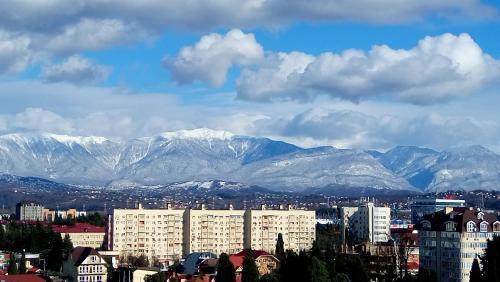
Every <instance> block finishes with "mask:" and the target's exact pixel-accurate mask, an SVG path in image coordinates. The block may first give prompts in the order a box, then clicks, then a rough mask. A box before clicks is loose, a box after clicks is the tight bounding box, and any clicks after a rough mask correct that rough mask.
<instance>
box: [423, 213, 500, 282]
mask: <svg viewBox="0 0 500 282" xmlns="http://www.w3.org/2000/svg"><path fill="white" fill-rule="evenodd" d="M493 236H500V221H498V219H497V217H496V215H495V214H493V213H484V212H481V211H478V210H472V209H467V208H446V209H445V210H443V211H440V212H436V213H434V214H432V215H427V216H424V219H423V220H422V221H421V223H420V230H419V241H420V242H419V255H420V267H421V268H424V269H427V270H430V271H435V272H436V274H437V277H438V279H439V281H441V282H447V281H450V282H451V281H453V282H458V281H469V279H470V277H469V276H470V271H471V268H472V262H473V260H474V259H475V258H478V257H479V256H481V255H483V253H484V249H485V248H486V246H487V240H488V239H491V238H493Z"/></svg>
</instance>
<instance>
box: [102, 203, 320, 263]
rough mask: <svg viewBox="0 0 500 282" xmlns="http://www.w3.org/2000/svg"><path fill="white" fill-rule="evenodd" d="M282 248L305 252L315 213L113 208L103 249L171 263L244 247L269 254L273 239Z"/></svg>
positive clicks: (313, 231)
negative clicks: (278, 241)
mask: <svg viewBox="0 0 500 282" xmlns="http://www.w3.org/2000/svg"><path fill="white" fill-rule="evenodd" d="M279 233H281V234H282V235H283V241H284V243H285V249H292V250H295V251H300V250H304V249H310V248H311V247H312V243H313V241H314V240H315V238H316V215H315V211H306V210H296V209H292V208H291V206H288V207H287V208H284V207H281V209H279V210H270V209H266V208H265V207H263V208H262V209H260V210H234V209H232V207H230V208H229V209H227V210H207V209H205V208H204V206H203V207H202V208H200V209H186V210H176V209H171V208H166V209H143V208H142V206H141V205H139V206H138V208H136V209H115V210H114V214H113V216H112V217H110V224H109V231H108V237H109V239H108V246H109V247H110V248H111V249H112V250H113V251H118V252H119V253H120V255H121V256H127V255H129V254H131V255H135V256H138V255H140V254H144V255H146V256H147V257H148V258H149V259H150V261H152V260H153V259H158V260H159V261H160V262H172V261H175V260H178V259H180V258H181V257H183V256H187V255H188V254H190V253H193V252H211V253H215V254H217V255H218V254H220V253H223V252H224V253H228V254H234V253H238V252H240V251H241V250H242V249H244V248H252V249H254V250H263V251H266V252H269V253H274V250H275V246H276V241H277V238H278V234H279Z"/></svg>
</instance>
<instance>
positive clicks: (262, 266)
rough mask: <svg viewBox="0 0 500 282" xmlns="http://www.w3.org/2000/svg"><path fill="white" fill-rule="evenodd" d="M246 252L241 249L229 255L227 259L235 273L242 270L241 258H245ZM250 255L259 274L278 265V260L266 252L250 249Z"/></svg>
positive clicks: (268, 271) (269, 270)
mask: <svg viewBox="0 0 500 282" xmlns="http://www.w3.org/2000/svg"><path fill="white" fill-rule="evenodd" d="M246 252H247V250H243V251H241V252H239V253H237V254H234V255H231V256H229V260H230V261H231V263H232V264H233V265H234V268H235V269H236V273H241V271H242V270H243V259H244V258H245V255H246ZM252 256H253V259H254V260H255V264H256V265H257V269H258V270H259V274H260V275H264V274H269V273H271V272H273V271H274V270H275V269H276V268H277V267H278V265H279V260H278V259H277V258H276V257H275V256H273V255H271V254H270V253H268V252H265V251H260V250H254V251H252Z"/></svg>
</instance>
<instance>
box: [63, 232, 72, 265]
mask: <svg viewBox="0 0 500 282" xmlns="http://www.w3.org/2000/svg"><path fill="white" fill-rule="evenodd" d="M62 247H63V259H66V258H67V257H68V256H69V254H70V253H71V251H72V250H73V242H71V238H70V237H69V234H66V235H64V239H63V242H62Z"/></svg>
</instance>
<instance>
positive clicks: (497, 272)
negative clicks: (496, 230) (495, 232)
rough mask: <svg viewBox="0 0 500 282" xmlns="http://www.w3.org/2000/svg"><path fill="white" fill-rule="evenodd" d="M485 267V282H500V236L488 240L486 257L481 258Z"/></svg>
mask: <svg viewBox="0 0 500 282" xmlns="http://www.w3.org/2000/svg"><path fill="white" fill-rule="evenodd" d="M481 264H482V265H483V280H485V281H493V282H500V236H495V237H493V239H492V240H488V244H487V247H486V250H485V253H484V255H483V256H482V257H481Z"/></svg>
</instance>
